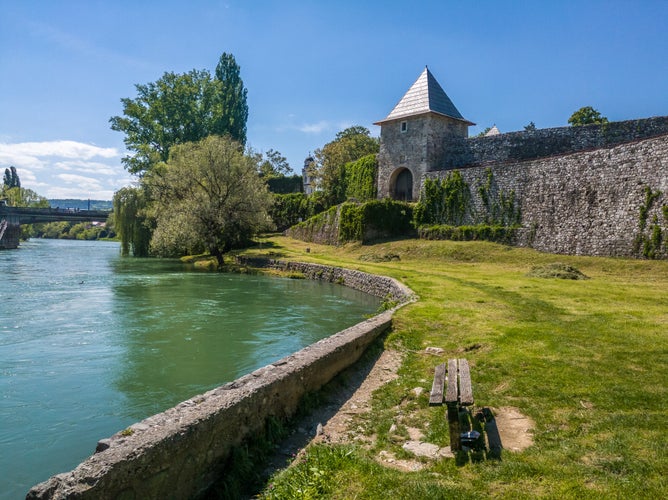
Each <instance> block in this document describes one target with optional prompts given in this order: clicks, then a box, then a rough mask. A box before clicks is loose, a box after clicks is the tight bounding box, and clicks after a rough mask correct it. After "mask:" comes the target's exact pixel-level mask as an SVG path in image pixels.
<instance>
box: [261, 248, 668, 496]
mask: <svg viewBox="0 0 668 500" xmlns="http://www.w3.org/2000/svg"><path fill="white" fill-rule="evenodd" d="M307 246H309V247H310V249H311V251H310V253H306V252H305V248H306V247H307ZM268 252H272V253H273V256H275V257H276V256H278V257H282V258H294V259H298V260H303V261H314V262H321V263H325V264H332V265H339V266H345V267H350V268H356V269H360V270H364V271H369V272H372V273H376V274H383V275H388V276H393V277H395V278H398V279H399V280H401V281H402V282H404V283H406V284H407V285H408V286H409V287H411V288H412V289H413V290H414V291H415V292H416V293H417V294H418V295H419V296H420V298H421V299H420V301H419V302H417V303H415V304H412V305H409V306H407V307H405V308H403V309H401V310H400V311H399V312H398V314H397V315H396V318H395V327H394V330H393V332H392V333H391V335H390V336H389V337H388V339H387V340H386V344H389V345H391V346H392V347H393V348H398V349H400V350H402V351H404V352H405V353H406V359H405V362H404V365H403V367H402V369H401V371H400V378H399V380H398V381H397V382H396V383H391V384H388V385H387V386H386V387H384V388H383V389H381V390H379V391H377V393H376V394H375V396H374V397H375V400H374V407H375V413H374V415H373V417H372V418H367V419H366V420H363V421H361V422H359V424H360V425H362V426H363V427H364V428H365V429H366V431H367V432H368V433H369V434H375V435H376V436H377V445H376V446H375V448H374V449H373V450H371V451H366V450H363V449H362V448H360V447H356V446H351V447H349V448H343V449H342V448H335V447H327V446H319V447H313V448H312V449H311V450H309V453H308V457H309V461H307V462H306V463H303V464H301V465H299V466H297V467H292V468H290V469H289V470H287V471H284V472H283V473H282V474H279V475H278V476H277V477H276V478H274V480H273V481H274V483H273V486H272V488H270V489H269V488H268V489H267V490H266V492H265V494H266V496H267V497H271V498H294V497H295V495H297V496H298V497H299V496H301V497H304V498H320V497H323V496H324V497H331V498H353V497H354V498H388V497H389V498H450V497H457V498H464V497H471V498H477V497H488V496H490V495H491V496H501V497H508V498H533V497H536V496H543V497H553V498H564V497H570V498H576V497H577V498H582V497H591V498H599V497H621V498H659V497H665V496H666V495H668V482H667V481H666V479H665V477H666V475H667V474H668V458H667V456H668V455H667V454H666V452H665V450H666V449H668V440H667V438H666V430H668V407H667V401H668V391H667V386H668V373H667V369H666V366H668V262H665V261H664V262H649V261H634V260H623V259H604V258H591V257H574V256H555V255H549V254H540V253H538V252H535V251H532V250H527V249H518V248H508V247H503V246H499V245H494V244H488V243H484V242H438V241H436V242H434V241H417V240H404V241H397V242H389V243H383V244H377V245H373V246H359V245H350V246H346V247H343V248H332V247H326V246H319V245H313V244H305V243H302V242H298V241H295V240H291V239H287V238H283V237H275V238H272V239H269V240H267V241H265V242H264V243H263V245H262V246H261V248H259V249H255V250H252V251H251V252H249V253H264V254H266V253H268ZM387 254H398V255H399V256H400V259H401V260H399V261H391V262H380V263H372V262H368V261H366V260H367V259H366V258H368V257H369V256H370V255H372V256H376V257H382V256H384V255H387ZM360 256H363V257H364V258H365V260H360V258H359V257H360ZM555 261H558V262H563V263H566V264H570V265H572V266H574V267H576V268H578V269H579V270H580V271H582V272H583V273H584V274H586V275H587V276H589V277H591V278H592V279H590V280H586V281H570V280H556V279H542V278H529V277H527V276H526V273H527V272H528V271H529V270H530V269H531V267H532V266H533V265H537V264H547V263H552V262H555ZM427 346H437V347H441V348H443V349H445V353H444V354H443V355H442V356H440V357H434V356H432V355H425V354H423V351H424V348H425V347H427ZM453 356H460V357H463V356H465V357H467V358H468V359H469V360H470V362H471V363H472V367H473V368H472V380H473V385H474V395H475V397H476V404H477V405H479V406H492V407H502V406H514V407H517V408H519V409H520V411H521V412H522V413H524V414H526V415H528V416H529V417H531V418H532V419H533V420H534V421H535V422H536V428H535V431H534V437H535V443H534V445H533V446H532V447H530V448H529V449H527V450H526V451H524V452H521V453H510V452H504V454H503V455H502V457H501V460H498V461H492V460H488V461H482V462H478V463H470V464H466V465H464V466H461V465H457V464H455V461H454V460H452V459H449V460H448V459H445V460H442V461H440V462H438V463H435V464H432V465H431V466H430V467H429V468H427V470H426V471H422V472H415V473H401V472H397V471H393V470H389V469H385V468H383V467H381V466H379V465H378V464H377V463H376V462H375V461H374V460H373V456H374V455H375V454H377V453H378V452H379V451H380V450H381V449H386V450H389V451H392V452H393V453H395V454H396V455H398V456H401V455H402V453H404V452H403V451H402V450H401V448H400V446H399V444H400V443H399V444H395V443H394V441H393V439H392V436H391V435H390V434H389V432H388V429H389V427H390V425H391V424H392V423H393V422H394V423H399V433H400V432H401V430H402V428H403V427H402V426H403V425H411V426H415V427H420V428H423V429H424V430H425V433H426V439H427V440H428V441H430V442H433V443H435V444H438V445H442V446H445V445H447V444H448V434H447V425H445V421H444V418H443V410H442V409H439V408H429V407H428V395H427V394H426V393H425V394H423V395H421V396H419V397H416V396H414V394H413V393H412V392H411V390H412V389H413V388H414V387H423V388H425V389H426V392H428V390H429V388H430V386H431V376H432V373H433V367H434V366H435V365H436V364H438V363H440V362H441V361H443V360H446V359H447V358H449V357H453ZM309 495H312V496H309Z"/></svg>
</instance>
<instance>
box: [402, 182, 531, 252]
mask: <svg viewBox="0 0 668 500" xmlns="http://www.w3.org/2000/svg"><path fill="white" fill-rule="evenodd" d="M475 187H476V193H477V195H478V196H479V198H480V203H479V204H478V206H474V204H473V203H472V196H471V187H470V186H469V184H468V183H467V182H466V181H465V180H464V179H463V177H462V174H461V172H460V171H459V170H453V171H452V172H449V173H448V175H447V177H445V178H444V179H430V178H427V179H425V183H424V188H423V190H422V193H421V194H420V200H419V201H418V203H417V204H416V206H415V211H414V217H413V222H414V225H415V227H417V228H418V236H419V237H420V238H424V239H430V240H435V239H445V240H455V241H470V240H487V241H494V242H497V243H506V244H511V243H513V242H514V240H515V236H516V232H517V229H518V228H519V224H520V218H521V213H520V209H519V205H518V204H517V201H516V197H515V192H514V191H510V192H508V193H507V192H505V191H503V190H501V189H499V188H498V186H497V185H496V183H495V182H494V176H493V174H492V170H491V169H486V171H485V177H484V179H483V180H482V181H477V183H476V186H475Z"/></svg>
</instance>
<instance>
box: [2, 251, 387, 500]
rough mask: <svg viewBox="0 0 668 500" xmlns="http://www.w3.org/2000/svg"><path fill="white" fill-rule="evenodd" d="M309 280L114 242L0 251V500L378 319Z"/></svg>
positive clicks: (354, 297) (357, 300)
mask: <svg viewBox="0 0 668 500" xmlns="http://www.w3.org/2000/svg"><path fill="white" fill-rule="evenodd" d="M378 305H379V299H377V298H375V297H371V296H368V295H366V294H363V293H360V292H357V291H355V290H351V289H349V288H346V287H343V286H339V285H334V284H329V283H320V282H313V281H308V280H289V279H281V278H270V277H266V276H248V275H237V274H219V273H205V272H188V271H187V270H185V268H184V266H183V265H182V264H181V263H180V262H178V261H166V260H153V259H123V258H121V257H120V256H119V246H118V244H117V243H112V242H84V241H64V240H32V241H28V242H25V243H22V244H21V246H20V248H19V249H18V250H7V251H2V252H0V499H3V500H4V499H14V498H23V497H24V496H25V493H26V492H27V490H28V489H29V488H30V487H31V486H32V485H33V484H36V483H38V482H40V481H43V480H46V479H47V478H48V477H49V476H51V475H53V474H56V473H60V472H64V471H68V470H70V469H72V468H74V467H75V466H76V465H77V464H78V463H79V462H81V461H82V460H84V459H86V458H87V457H88V456H89V455H90V454H92V453H93V451H94V449H95V445H96V443H97V441H98V440H99V439H102V438H105V437H108V436H110V435H112V434H114V433H115V432H117V431H119V430H122V429H124V428H126V427H127V426H129V425H130V424H132V423H134V422H136V421H138V420H141V419H143V418H145V417H148V416H150V415H152V414H154V413H157V412H160V411H163V410H165V409H167V408H169V407H171V406H174V405H175V404H177V403H179V402H180V401H183V400H185V399H188V398H190V397H192V396H194V395H196V394H198V393H201V392H204V391H206V390H209V389H211V388H213V387H216V386H218V385H221V384H223V383H225V382H228V381H230V380H233V379H235V378H237V377H239V376H241V375H244V374H246V373H248V372H250V371H252V370H254V369H256V368H259V367H261V366H264V365H266V364H268V363H271V362H272V361H274V360H276V359H279V358H281V357H283V356H286V355H288V354H290V353H292V352H294V351H296V350H299V349H301V348H302V347H304V346H306V345H309V344H311V343H313V342H315V341H317V340H319V339H321V338H323V337H326V336H328V335H330V334H333V333H335V332H337V331H339V330H341V329H343V328H346V327H348V326H351V325H353V324H355V323H357V322H359V321H361V320H362V319H364V317H365V315H368V314H370V313H373V312H375V311H376V309H377V308H378Z"/></svg>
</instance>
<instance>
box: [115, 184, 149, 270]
mask: <svg viewBox="0 0 668 500" xmlns="http://www.w3.org/2000/svg"><path fill="white" fill-rule="evenodd" d="M113 202H114V212H113V222H114V227H115V229H116V233H117V234H118V235H119V236H120V238H121V255H124V256H128V255H130V254H132V255H134V256H135V257H148V255H149V242H150V240H151V231H152V225H153V224H152V222H151V218H150V216H149V203H148V200H147V197H146V191H145V190H144V189H143V188H141V187H124V188H121V189H119V190H118V191H116V192H115V193H114V200H113Z"/></svg>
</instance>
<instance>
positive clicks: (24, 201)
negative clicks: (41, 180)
mask: <svg viewBox="0 0 668 500" xmlns="http://www.w3.org/2000/svg"><path fill="white" fill-rule="evenodd" d="M2 196H3V198H5V199H6V200H7V205H9V206H10V207H32V208H49V200H47V199H46V198H44V196H40V195H39V194H37V193H36V192H35V191H33V190H32V189H26V188H22V187H12V188H7V189H4V190H3V193H2Z"/></svg>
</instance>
